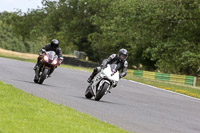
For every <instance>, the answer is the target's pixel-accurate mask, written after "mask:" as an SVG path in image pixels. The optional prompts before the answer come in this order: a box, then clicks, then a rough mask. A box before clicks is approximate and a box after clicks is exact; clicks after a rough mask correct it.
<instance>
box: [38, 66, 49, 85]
mask: <svg viewBox="0 0 200 133" xmlns="http://www.w3.org/2000/svg"><path fill="white" fill-rule="evenodd" d="M48 72H49V69H48V68H45V69H44V71H43V72H42V75H41V76H40V79H39V81H38V83H39V84H42V83H43V82H44V80H45V79H46V77H47V74H48Z"/></svg>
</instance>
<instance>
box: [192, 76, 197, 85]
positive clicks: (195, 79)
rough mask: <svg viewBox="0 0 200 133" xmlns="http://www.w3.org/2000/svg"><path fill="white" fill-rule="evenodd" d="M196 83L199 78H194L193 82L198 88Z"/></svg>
mask: <svg viewBox="0 0 200 133" xmlns="http://www.w3.org/2000/svg"><path fill="white" fill-rule="evenodd" d="M196 82H197V77H194V80H193V86H194V87H195V86H196Z"/></svg>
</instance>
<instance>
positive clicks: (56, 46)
mask: <svg viewBox="0 0 200 133" xmlns="http://www.w3.org/2000/svg"><path fill="white" fill-rule="evenodd" d="M46 51H54V52H55V53H56V55H58V60H59V61H60V63H61V62H62V61H63V56H62V51H61V48H60V47H59V41H58V40H56V39H53V40H51V43H50V44H47V45H45V46H44V47H43V48H42V49H41V50H40V51H39V57H38V59H37V63H36V65H35V67H34V68H33V69H34V70H36V67H37V66H38V67H39V68H40V65H42V63H41V62H40V60H41V58H42V55H43V53H44V52H46ZM54 70H55V68H53V69H51V71H50V73H49V75H48V76H49V77H50V75H51V74H52V73H53V71H54Z"/></svg>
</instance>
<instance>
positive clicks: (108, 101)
mask: <svg viewBox="0 0 200 133" xmlns="http://www.w3.org/2000/svg"><path fill="white" fill-rule="evenodd" d="M33 66H34V64H33V63H28V62H22V61H16V60H11V59H5V58H0V80H1V81H3V82H5V83H8V84H12V85H13V86H14V87H16V88H19V89H21V90H23V91H25V92H27V93H31V94H33V95H34V96H37V97H42V98H44V99H47V100H49V101H51V102H54V103H57V104H63V105H65V106H69V107H71V108H73V109H75V110H78V111H79V112H83V113H87V114H89V115H91V116H93V117H95V118H98V119H99V120H102V121H105V122H108V123H110V124H112V125H116V126H118V127H120V128H122V129H125V130H127V131H130V132H136V133H200V100H198V99H193V98H190V97H186V96H183V95H179V94H176V93H172V92H168V91H164V90H161V89H156V88H153V87H150V86H146V85H141V84H138V83H134V82H130V81H128V80H121V81H120V82H119V84H118V86H117V87H116V88H114V89H113V90H111V92H112V93H111V94H108V95H106V96H104V97H103V99H102V100H101V101H99V102H97V101H94V100H88V99H86V98H85V97H84V92H85V89H86V87H87V85H88V84H87V82H86V79H87V78H88V76H89V75H90V73H89V72H85V71H79V70H73V69H66V68H58V69H56V70H55V72H54V73H53V74H52V77H51V78H48V79H47V80H45V81H44V84H43V85H39V84H35V83H34V82H33V76H34V71H33V69H32V68H33Z"/></svg>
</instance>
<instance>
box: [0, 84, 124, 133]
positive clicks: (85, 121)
mask: <svg viewBox="0 0 200 133" xmlns="http://www.w3.org/2000/svg"><path fill="white" fill-rule="evenodd" d="M0 105H1V106H0V118H1V119H0V133H4V132H5V133H9V132H10V133H16V132H17V133H18V132H19V133H97V132H98V133H127V131H124V130H122V129H119V128H118V127H115V126H112V125H110V124H108V123H105V122H102V121H99V120H97V119H95V118H93V117H91V116H89V115H87V114H83V113H80V112H78V111H75V110H73V109H71V108H68V107H65V106H63V105H57V104H54V103H51V102H49V101H47V100H44V99H42V98H38V97H35V96H32V95H31V94H27V93H25V92H23V91H21V90H19V89H16V88H14V87H13V86H11V85H7V84H4V83H3V82H1V81H0Z"/></svg>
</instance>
